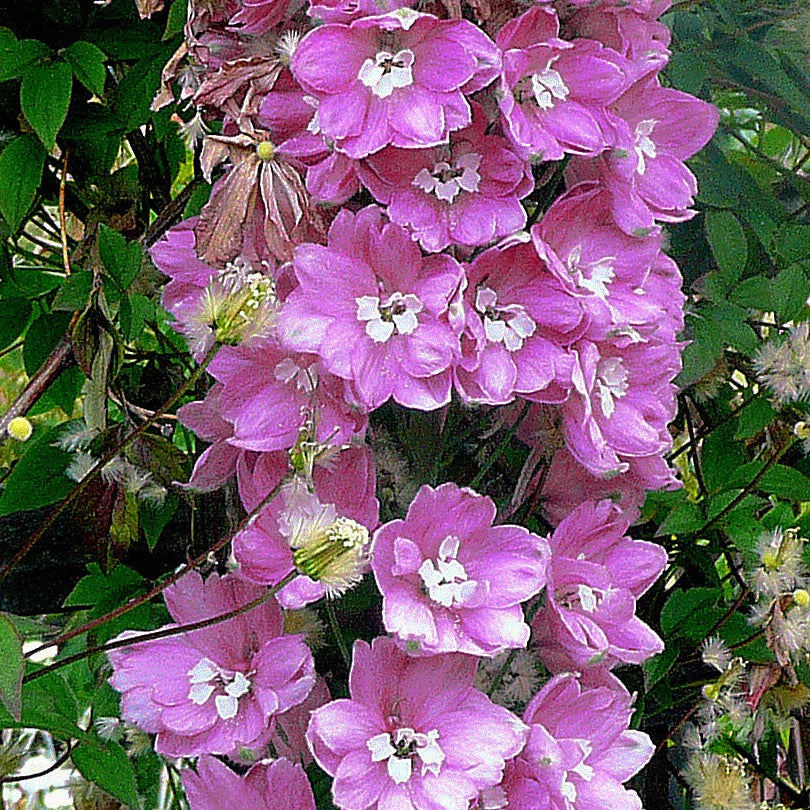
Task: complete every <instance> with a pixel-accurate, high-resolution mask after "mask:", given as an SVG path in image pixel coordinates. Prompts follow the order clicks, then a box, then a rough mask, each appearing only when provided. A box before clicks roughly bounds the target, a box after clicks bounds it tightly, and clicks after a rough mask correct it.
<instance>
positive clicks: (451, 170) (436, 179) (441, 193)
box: [413, 152, 481, 203]
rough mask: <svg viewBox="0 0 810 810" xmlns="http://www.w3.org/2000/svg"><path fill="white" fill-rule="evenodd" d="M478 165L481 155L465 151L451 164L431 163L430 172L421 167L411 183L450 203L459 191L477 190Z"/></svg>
mask: <svg viewBox="0 0 810 810" xmlns="http://www.w3.org/2000/svg"><path fill="white" fill-rule="evenodd" d="M480 165H481V155H479V154H477V153H475V152H467V154H465V155H461V156H460V157H458V158H456V161H455V163H454V164H453V165H452V166H451V165H450V164H449V163H446V162H445V161H439V162H438V163H434V164H433V171H432V172H429V171H428V170H427V169H422V170H421V171H420V172H419V174H417V175H416V177H414V178H413V185H415V186H417V187H418V188H421V189H422V191H424V192H426V193H427V194H435V195H436V197H437V199H439V200H443V201H444V202H448V203H451V202H453V200H455V198H456V197H457V196H458V194H459V192H460V191H469V192H470V193H472V192H476V191H478V184H479V183H480V182H481V175H480V174H478V167H479V166H480Z"/></svg>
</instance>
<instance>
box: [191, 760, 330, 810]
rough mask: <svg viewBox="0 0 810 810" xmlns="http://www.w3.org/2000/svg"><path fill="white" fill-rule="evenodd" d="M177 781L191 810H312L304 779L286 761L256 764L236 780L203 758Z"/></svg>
mask: <svg viewBox="0 0 810 810" xmlns="http://www.w3.org/2000/svg"><path fill="white" fill-rule="evenodd" d="M181 779H182V780H183V787H184V788H185V791H186V796H187V797H188V801H189V804H190V805H191V810H233V808H234V807H238V808H239V810H290V808H295V810H315V797H314V796H313V795H312V788H311V787H310V785H309V780H308V779H307V775H306V774H305V773H304V770H303V768H302V767H301V766H300V765H293V763H292V762H289V761H288V760H286V759H277V760H275V761H273V762H269V763H265V762H260V763H257V764H256V765H254V766H253V767H252V768H251V769H250V770H249V771H248V772H247V773H246V774H245V775H244V776H238V775H237V774H236V773H234V772H233V771H232V770H231V769H230V768H229V767H228V766H227V765H225V764H224V763H223V762H220V761H219V760H218V759H217V758H216V757H212V756H208V755H207V754H206V755H204V756H201V757H200V759H199V761H198V762H197V770H196V772H195V771H192V770H189V769H186V770H184V771H183V772H182V774H181Z"/></svg>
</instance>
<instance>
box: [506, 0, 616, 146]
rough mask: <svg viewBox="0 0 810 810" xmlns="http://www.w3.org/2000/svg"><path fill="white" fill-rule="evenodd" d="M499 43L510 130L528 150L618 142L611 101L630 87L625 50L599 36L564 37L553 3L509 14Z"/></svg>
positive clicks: (518, 143)
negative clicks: (609, 45)
mask: <svg viewBox="0 0 810 810" xmlns="http://www.w3.org/2000/svg"><path fill="white" fill-rule="evenodd" d="M497 42H498V45H499V46H500V48H501V49H502V50H503V51H504V54H503V73H502V75H501V81H500V85H499V92H498V95H499V102H498V103H499V105H500V108H501V115H502V119H503V125H504V130H505V132H506V134H507V135H508V136H509V138H511V140H512V141H513V143H514V144H515V145H516V146H517V147H518V148H519V149H520V150H521V151H522V153H523V154H524V155H526V156H541V157H542V159H543V160H560V159H561V158H562V157H563V155H564V154H565V153H566V152H568V153H571V154H575V155H598V154H599V153H600V152H602V150H603V149H605V147H607V146H608V145H609V144H610V143H611V142H612V139H613V133H612V130H611V127H610V122H609V120H608V117H607V115H606V107H607V105H608V104H610V103H611V102H612V101H615V99H617V98H618V97H619V96H620V95H621V93H622V92H623V91H624V89H625V88H626V87H627V83H628V79H627V74H626V71H625V69H624V64H625V61H626V60H625V59H624V57H622V56H621V55H620V54H618V53H616V52H615V51H612V50H610V49H608V48H605V47H604V46H602V45H601V43H598V42H596V41H594V40H584V39H580V40H575V41H574V42H567V41H565V40H562V39H560V38H559V21H558V20H557V15H556V14H555V13H554V11H553V10H552V9H551V8H550V7H549V6H547V5H535V6H534V7H533V8H531V9H530V10H529V11H527V12H526V13H525V14H523V15H521V16H520V17H518V18H517V19H514V20H510V21H509V22H508V23H507V24H506V25H505V26H504V27H503V28H502V29H501V30H500V32H499V33H498V37H497Z"/></svg>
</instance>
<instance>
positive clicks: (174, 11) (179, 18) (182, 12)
mask: <svg viewBox="0 0 810 810" xmlns="http://www.w3.org/2000/svg"><path fill="white" fill-rule="evenodd" d="M187 7H188V0H174V2H173V3H172V6H171V8H170V9H169V17H168V19H167V20H166V30H165V31H164V32H163V41H164V42H165V41H166V40H167V39H171V38H172V37H176V36H177V35H178V34H182V33H183V26H184V25H185V24H186V16H187Z"/></svg>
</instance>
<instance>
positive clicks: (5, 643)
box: [0, 613, 25, 720]
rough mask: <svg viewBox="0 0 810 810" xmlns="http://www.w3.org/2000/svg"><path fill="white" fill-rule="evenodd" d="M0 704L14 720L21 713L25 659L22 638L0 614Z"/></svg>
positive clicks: (5, 617)
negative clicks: (0, 662) (0, 663)
mask: <svg viewBox="0 0 810 810" xmlns="http://www.w3.org/2000/svg"><path fill="white" fill-rule="evenodd" d="M0 661H2V666H0V703H2V704H3V705H4V706H5V707H6V708H7V709H8V711H9V713H10V714H11V716H12V717H13V718H14V719H15V720H19V719H20V713H21V712H22V679H23V671H24V670H25V659H24V658H23V651H22V638H21V636H20V634H19V633H18V632H17V628H16V627H15V626H14V623H13V622H12V621H11V619H9V618H8V616H6V615H5V614H3V613H0Z"/></svg>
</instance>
